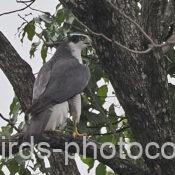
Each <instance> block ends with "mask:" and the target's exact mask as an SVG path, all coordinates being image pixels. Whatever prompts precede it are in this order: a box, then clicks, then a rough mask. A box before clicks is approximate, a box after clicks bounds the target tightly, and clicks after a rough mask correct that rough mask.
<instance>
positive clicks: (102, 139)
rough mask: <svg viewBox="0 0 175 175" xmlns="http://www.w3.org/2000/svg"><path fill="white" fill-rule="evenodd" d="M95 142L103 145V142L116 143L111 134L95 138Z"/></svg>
mask: <svg viewBox="0 0 175 175" xmlns="http://www.w3.org/2000/svg"><path fill="white" fill-rule="evenodd" d="M97 141H98V142H100V143H105V142H111V143H113V144H115V143H116V139H115V136H114V135H113V134H109V135H102V136H99V137H97Z"/></svg>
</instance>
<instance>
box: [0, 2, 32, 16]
mask: <svg viewBox="0 0 175 175" xmlns="http://www.w3.org/2000/svg"><path fill="white" fill-rule="evenodd" d="M34 2H35V0H33V1H31V3H30V4H28V5H26V6H25V7H23V8H21V9H17V10H12V11H9V12H4V13H0V16H3V15H8V14H12V13H16V12H20V11H23V10H25V9H27V8H28V7H30V6H31V5H32V4H33V3H34Z"/></svg>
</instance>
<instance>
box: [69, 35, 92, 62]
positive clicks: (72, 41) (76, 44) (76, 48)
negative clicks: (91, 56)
mask: <svg viewBox="0 0 175 175" xmlns="http://www.w3.org/2000/svg"><path fill="white" fill-rule="evenodd" d="M68 45H69V47H70V49H71V53H72V55H73V56H74V57H75V58H77V59H78V60H79V61H80V63H82V58H81V51H82V50H83V49H85V48H87V47H89V46H91V39H90V38H89V36H87V35H84V34H80V33H71V34H69V36H68Z"/></svg>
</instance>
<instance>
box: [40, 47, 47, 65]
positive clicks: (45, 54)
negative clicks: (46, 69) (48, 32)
mask: <svg viewBox="0 0 175 175" xmlns="http://www.w3.org/2000/svg"><path fill="white" fill-rule="evenodd" d="M47 50H48V47H47V46H45V45H44V44H43V46H42V49H41V58H42V59H43V62H45V61H46V57H47Z"/></svg>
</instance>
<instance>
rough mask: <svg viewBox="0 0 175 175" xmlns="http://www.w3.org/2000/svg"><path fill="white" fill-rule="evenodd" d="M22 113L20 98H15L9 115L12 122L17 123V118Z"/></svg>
mask: <svg viewBox="0 0 175 175" xmlns="http://www.w3.org/2000/svg"><path fill="white" fill-rule="evenodd" d="M20 111H21V105H20V103H19V100H18V98H17V97H16V96H15V97H14V98H13V101H12V103H11V105H10V113H9V115H10V116H11V121H12V122H14V123H15V122H16V121H17V116H18V114H19V112H20Z"/></svg>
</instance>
